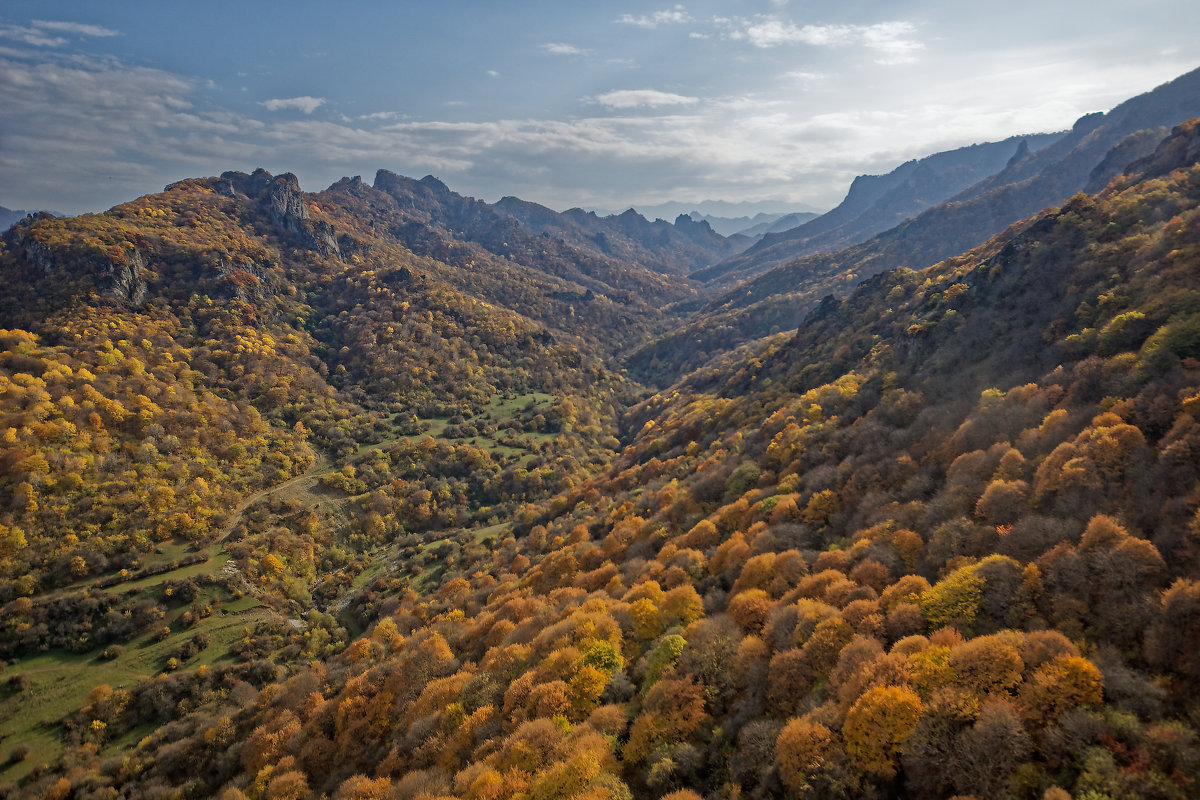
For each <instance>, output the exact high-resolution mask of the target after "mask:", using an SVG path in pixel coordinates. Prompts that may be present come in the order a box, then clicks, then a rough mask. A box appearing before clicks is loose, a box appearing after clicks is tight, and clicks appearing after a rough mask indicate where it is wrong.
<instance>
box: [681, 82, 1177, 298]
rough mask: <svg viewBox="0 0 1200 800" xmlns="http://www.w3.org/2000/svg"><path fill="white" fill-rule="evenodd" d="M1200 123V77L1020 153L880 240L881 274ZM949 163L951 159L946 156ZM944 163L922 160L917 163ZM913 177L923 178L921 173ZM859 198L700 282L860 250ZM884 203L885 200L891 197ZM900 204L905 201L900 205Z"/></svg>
mask: <svg viewBox="0 0 1200 800" xmlns="http://www.w3.org/2000/svg"><path fill="white" fill-rule="evenodd" d="M1198 114H1200V69H1196V70H1193V71H1191V72H1189V73H1186V74H1184V75H1182V76H1180V77H1178V78H1175V79H1174V80H1172V81H1169V82H1167V83H1164V84H1162V85H1161V86H1158V87H1157V88H1155V89H1153V90H1151V91H1149V92H1146V93H1144V94H1141V95H1138V96H1136V97H1134V98H1131V99H1129V100H1126V101H1125V102H1123V103H1121V104H1120V105H1118V106H1116V107H1115V108H1113V109H1112V110H1111V111H1109V112H1107V113H1103V112H1097V113H1094V114H1088V115H1086V116H1084V117H1081V118H1080V119H1079V120H1078V121H1077V122H1076V123H1075V125H1074V126H1073V127H1072V129H1071V130H1070V131H1069V132H1068V133H1066V134H1065V135H1062V136H1060V137H1058V138H1056V139H1054V140H1053V141H1051V142H1050V143H1049V144H1047V145H1045V146H1044V147H1041V148H1040V149H1039V148H1033V147H1028V148H1024V149H1021V150H1018V151H1017V152H1015V153H1012V154H1011V157H1010V158H1009V159H1008V160H1007V163H1006V164H1005V165H1004V166H1003V167H1002V168H1001V169H999V170H997V171H996V172H995V173H994V174H989V175H987V176H985V177H983V178H982V179H981V180H979V181H978V182H976V183H974V184H972V185H970V186H965V187H962V188H961V189H959V190H958V191H957V192H956V193H955V194H953V195H952V196H950V197H948V198H945V202H941V203H939V204H937V205H933V204H930V206H928V207H927V208H926V210H923V211H921V212H920V213H919V214H913V215H911V218H909V219H908V220H907V221H901V222H899V225H898V226H897V227H895V228H893V229H891V230H888V231H886V232H885V233H883V234H881V236H880V238H879V241H878V243H877V245H876V246H875V247H874V251H875V252H876V253H877V254H879V255H881V256H883V255H884V254H885V253H886V257H884V258H883V260H882V261H881V262H880V268H886V267H898V266H904V267H912V268H920V267H924V266H927V265H929V264H932V263H934V262H936V261H938V260H940V259H942V258H946V257H948V256H951V255H954V254H956V253H961V252H963V251H965V250H969V249H970V248H972V247H974V246H976V245H978V244H980V243H982V242H983V241H985V240H986V239H987V238H988V237H989V236H992V235H994V234H995V233H998V232H999V231H1001V230H1003V229H1004V228H1005V227H1007V226H1008V225H1011V224H1012V223H1014V222H1016V221H1018V220H1021V219H1024V218H1026V217H1028V216H1030V215H1031V214H1034V213H1036V212H1038V211H1040V210H1041V209H1043V208H1047V207H1049V206H1052V205H1056V204H1059V203H1062V202H1063V201H1064V200H1066V199H1067V198H1068V197H1070V196H1071V195H1073V194H1075V193H1076V192H1080V191H1085V190H1089V191H1098V190H1099V189H1101V188H1103V186H1104V185H1105V183H1107V181H1108V180H1109V179H1111V178H1112V177H1114V176H1116V175H1118V174H1120V173H1121V172H1122V171H1123V170H1124V169H1125V167H1127V166H1128V165H1129V164H1130V163H1131V162H1133V161H1135V160H1136V159H1138V158H1141V157H1144V156H1146V155H1148V154H1149V153H1150V152H1152V151H1153V149H1154V147H1155V146H1156V144H1157V143H1158V142H1159V141H1160V140H1161V138H1162V136H1164V135H1165V134H1166V132H1167V131H1169V130H1170V129H1171V128H1173V127H1174V126H1176V125H1178V124H1180V123H1181V122H1183V121H1184V120H1186V119H1188V118H1190V117H1193V116H1196V115H1198ZM1025 138H1029V139H1032V138H1034V137H1025ZM1006 141H1007V140H1006ZM1012 141H1016V140H1012ZM951 152H956V151H951ZM941 155H944V154H938V156H941ZM938 156H931V157H929V158H928V159H922V161H921V162H917V164H922V163H927V162H929V161H931V160H932V159H936V158H938ZM911 171H912V172H913V173H915V172H916V169H915V165H914V168H913V169H912V170H911ZM884 177H885V178H888V180H886V181H884V182H883V183H890V182H891V180H893V179H892V178H891V177H890V176H884ZM907 178H908V176H907V175H905V176H903V179H907ZM903 179H902V180H901V181H900V183H903V182H904V181H903ZM856 183H858V181H856ZM889 188H891V187H889ZM855 194H856V191H855V187H853V186H852V187H851V191H850V194H849V195H848V196H847V203H843V206H845V208H843V206H839V207H838V209H835V211H836V212H837V213H836V214H835V213H834V212H830V213H829V214H826V215H824V216H823V217H821V218H819V219H817V220H814V221H813V222H811V223H808V225H806V226H804V228H803V229H798V230H796V231H790V232H788V233H787V234H785V235H783V236H780V237H776V238H769V239H764V240H763V241H762V242H759V243H758V244H757V245H755V246H754V247H752V248H749V249H748V250H747V251H746V252H745V253H742V254H741V255H739V256H735V257H734V258H732V259H729V260H727V261H726V262H724V263H722V264H716V265H713V266H712V267H709V268H707V269H705V270H702V271H699V272H697V273H695V274H694V275H693V276H692V277H694V278H696V279H697V280H701V281H704V282H707V283H715V284H718V285H722V286H730V285H732V284H733V283H734V282H736V281H738V280H745V279H748V278H753V277H755V276H757V275H762V274H763V273H766V272H767V271H769V270H771V269H773V268H776V267H780V266H782V265H785V264H788V262H790V261H792V260H793V259H795V258H798V257H801V256H804V255H808V254H812V253H818V252H823V251H824V252H831V251H835V250H838V249H840V248H842V247H847V246H850V245H852V244H856V243H857V241H865V240H866V239H865V237H864V238H863V239H858V240H857V241H853V240H852V237H846V236H841V235H836V234H831V231H832V230H834V229H836V228H838V227H839V226H840V225H841V224H844V223H843V222H842V220H844V219H849V218H851V217H853V218H855V219H859V218H862V219H864V221H866V222H870V221H871V215H869V214H855V212H856V211H857V209H858V208H860V207H862V206H863V205H864V204H862V203H860V202H850V201H851V198H852V197H853V196H854V195H855ZM880 194H881V195H882V194H886V191H885V192H883V193H880ZM902 196H903V192H901V194H900V196H899V197H902ZM899 197H898V198H897V199H899ZM888 205H890V201H889V202H888V203H885V208H886V206H888ZM839 209H840V210H839ZM880 230H883V229H880ZM801 231H803V232H801ZM876 233H878V230H877V231H876ZM826 245H828V246H826ZM885 264H886V267H885V266H884V265H885ZM871 274H874V273H871ZM862 277H867V276H866V275H863V276H862Z"/></svg>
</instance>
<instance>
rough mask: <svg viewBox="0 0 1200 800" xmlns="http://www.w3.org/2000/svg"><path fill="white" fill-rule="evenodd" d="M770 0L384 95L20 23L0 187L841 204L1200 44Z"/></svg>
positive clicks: (670, 10)
mask: <svg viewBox="0 0 1200 800" xmlns="http://www.w3.org/2000/svg"><path fill="white" fill-rule="evenodd" d="M768 10H769V11H770V13H766V14H759V15H750V16H747V17H744V18H734V17H707V18H702V17H701V15H700V14H699V13H693V12H692V11H690V10H689V9H688V8H685V7H684V6H682V5H675V6H669V7H662V6H659V7H655V6H651V7H650V8H648V9H644V10H639V11H637V12H636V13H631V14H627V15H622V16H620V17H617V18H614V17H613V16H612V12H611V11H607V12H605V11H604V10H603V9H599V10H597V11H595V12H594V18H596V17H595V15H599V16H598V19H599V23H598V24H600V25H601V27H602V28H604V29H605V30H607V31H608V36H609V37H610V38H608V39H606V38H605V36H604V34H605V30H595V29H589V28H587V27H586V26H575V27H570V28H568V27H561V26H560V27H559V28H558V29H555V28H553V27H552V26H551V27H548V28H546V29H545V30H539V31H532V32H530V33H529V35H527V36H526V37H525V38H524V39H523V40H520V41H514V42H512V43H510V44H509V46H508V49H507V50H503V51H499V50H498V51H496V52H490V51H489V52H487V53H481V54H478V55H476V56H474V57H473V58H472V57H469V56H472V55H473V54H471V53H469V52H467V51H463V52H462V53H459V52H457V51H456V52H455V54H454V56H453V58H449V57H448V58H446V60H445V61H443V62H437V63H436V65H433V63H434V62H431V61H429V55H428V53H426V54H425V59H426V60H425V61H423V62H422V63H423V64H427V65H430V66H429V69H430V71H429V72H427V73H422V75H423V77H422V78H421V80H420V82H419V83H417V82H416V81H415V80H414V79H413V78H412V77H411V76H410V77H407V78H405V79H404V80H396V81H393V82H394V83H399V84H401V85H403V86H405V87H410V88H411V89H412V91H411V92H409V93H408V94H407V95H405V94H403V93H398V94H397V95H396V96H394V97H383V98H380V99H378V100H376V99H375V97H374V96H373V95H372V94H371V92H370V91H367V92H362V93H360V97H359V98H358V99H357V100H356V99H355V97H354V96H353V91H352V90H353V89H354V88H356V87H357V84H358V81H356V80H355V78H356V77H361V76H355V75H353V74H345V75H343V74H342V73H341V72H336V71H335V70H330V69H329V68H328V67H326V66H325V65H323V64H316V69H317V70H319V71H321V72H323V73H325V74H334V75H336V76H337V81H336V82H322V81H321V80H319V79H318V78H321V77H323V75H321V74H317V73H307V74H306V73H303V72H302V71H301V69H300V67H301V66H302V65H301V63H300V62H298V61H296V60H295V58H291V59H290V60H288V61H286V62H279V63H281V64H285V66H286V67H287V69H286V70H284V69H280V70H279V73H278V75H276V76H270V75H268V76H267V77H266V78H264V79H262V80H259V81H258V83H256V82H255V81H256V78H257V77H258V76H257V75H256V73H255V70H256V68H257V67H256V66H255V65H254V64H252V63H250V62H249V61H247V62H246V63H245V64H238V65H236V66H233V67H231V68H230V70H229V72H228V74H227V76H226V78H227V81H226V83H227V84H228V85H225V86H222V85H221V81H220V80H219V76H218V80H213V79H212V78H210V77H209V76H207V75H204V76H201V75H186V74H181V73H179V72H175V71H172V70H167V69H156V68H154V67H152V66H146V64H147V63H152V61H151V60H149V59H145V58H136V59H135V58H130V59H124V58H121V57H118V56H115V55H112V54H111V53H105V52H104V51H103V48H106V47H113V46H117V45H120V46H122V47H124V46H125V45H126V44H127V43H128V42H129V40H130V38H131V37H132V36H134V35H136V34H135V33H134V32H132V31H126V32H120V31H117V30H116V29H115V28H116V26H111V27H110V26H106V25H100V24H94V23H93V22H90V21H89V22H86V23H84V22H78V23H77V22H68V21H63V20H57V21H55V20H37V19H33V20H25V21H23V22H21V23H19V24H15V23H13V24H10V23H3V24H0V113H2V114H3V124H2V125H0V188H3V189H4V191H5V193H6V194H5V195H4V196H3V197H0V203H3V204H4V205H6V206H10V207H23V208H39V207H40V208H52V209H57V210H63V211H67V212H77V211H83V210H99V209H102V208H105V207H108V206H110V205H112V204H114V203H116V202H120V201H122V200H126V199H129V198H131V197H135V196H137V195H140V194H144V193H147V192H153V191H157V190H159V189H160V188H161V187H162V186H163V185H165V184H167V183H170V182H173V181H176V180H178V179H180V178H183V177H188V176H199V175H213V174H218V173H220V172H222V171H224V170H226V169H243V170H250V169H253V168H255V167H258V166H262V167H265V168H267V169H269V170H271V171H272V172H282V171H291V172H295V173H297V174H298V175H299V176H300V178H301V180H302V182H303V185H304V186H305V188H307V189H310V190H316V189H320V188H322V187H323V186H326V185H328V184H329V183H332V182H334V181H335V180H337V179H338V178H340V177H342V176H344V175H354V174H364V175H370V174H373V173H374V171H375V170H376V169H377V168H380V167H385V168H388V169H391V170H393V171H396V172H400V173H404V174H408V175H413V176H420V175H424V174H427V173H432V174H435V175H437V176H438V177H440V178H442V179H443V180H444V181H446V183H447V184H449V185H450V186H451V187H452V188H454V189H456V190H458V191H461V192H463V193H466V194H473V195H476V196H480V197H484V198H486V199H495V198H498V197H500V196H502V195H505V194H515V195H518V196H521V197H523V198H526V199H529V200H534V201H537V202H541V203H545V204H546V205H549V206H552V207H556V208H567V207H570V206H577V205H582V206H599V207H608V208H616V207H628V206H629V205H631V204H635V205H636V204H654V203H658V202H663V201H667V200H686V199H689V198H690V199H693V200H696V201H699V200H703V199H706V198H707V199H725V200H731V201H745V200H756V201H767V200H770V201H772V202H771V205H772V206H775V207H787V206H788V205H793V206H804V205H808V206H817V207H829V206H831V205H833V204H835V203H836V202H837V201H838V200H840V198H841V196H842V195H843V194H844V193H845V191H846V188H847V187H848V186H849V184H850V182H851V180H852V179H853V178H854V176H856V175H858V174H863V173H872V172H884V171H887V170H890V169H892V168H894V167H895V166H896V165H897V164H899V163H901V162H903V161H905V160H907V159H910V158H914V157H920V156H923V155H927V154H929V153H932V152H936V151H938V150H942V149H948V148H952V147H959V146H962V145H965V144H970V143H972V142H979V141H987V140H996V139H1001V138H1005V137H1007V136H1010V135H1014V134H1018V133H1023V132H1039V131H1047V130H1055V129H1061V128H1063V127H1066V126H1069V125H1070V124H1071V123H1072V122H1073V121H1074V119H1075V118H1077V117H1078V116H1080V115H1081V114H1083V113H1085V112H1090V111H1095V110H1101V109H1105V108H1109V107H1111V105H1112V104H1114V103H1115V102H1117V101H1119V100H1121V99H1124V98H1125V97H1128V96H1132V95H1133V94H1136V93H1138V92H1141V91H1145V90H1147V89H1149V88H1152V87H1153V86H1154V85H1156V84H1157V83H1160V82H1162V81H1163V80H1166V79H1169V78H1171V77H1174V76H1176V75H1178V74H1181V73H1182V72H1183V71H1185V70H1186V69H1187V68H1190V66H1194V65H1189V64H1188V59H1190V58H1193V57H1194V56H1192V55H1191V53H1194V52H1195V50H1194V49H1190V48H1187V47H1181V48H1177V50H1176V52H1175V53H1174V54H1172V53H1163V54H1162V55H1161V56H1159V57H1158V58H1157V59H1149V58H1147V59H1140V60H1133V59H1130V58H1125V59H1124V60H1119V59H1115V58H1112V53H1111V48H1107V49H1102V52H1099V53H1098V54H1089V53H1087V52H1083V51H1081V50H1077V49H1072V48H1070V47H1065V46H1063V45H1060V44H1058V43H1057V42H1056V43H1053V44H1049V45H1041V46H1040V47H1038V46H1034V45H1031V44H1027V43H1024V42H1022V43H1021V44H1020V46H1016V47H1010V48H1009V49H1002V48H997V49H994V50H992V51H990V52H989V53H988V58H987V59H986V60H985V59H983V58H971V57H969V56H971V55H972V54H973V48H975V47H976V45H975V44H972V45H971V46H970V47H969V48H966V50H964V49H963V48H964V47H965V45H959V44H958V42H959V40H955V39H952V38H950V37H947V36H945V35H944V31H943V30H940V29H936V28H934V27H933V23H932V22H929V21H926V22H922V23H920V24H918V23H917V22H916V21H911V20H887V21H870V22H866V23H864V22H847V21H844V20H843V21H822V20H820V19H815V18H814V19H810V20H807V21H805V20H803V19H802V18H801V17H800V16H799V14H800V10H799V6H798V4H791V5H788V6H777V7H775V8H774V9H768ZM789 14H790V15H791V16H789ZM43 15H48V14H47V13H44V14H43ZM1072 24H1075V23H1074V22H1073V23H1072ZM631 27H633V28H638V29H640V30H638V31H637V32H636V35H631V34H632V33H633V31H631V30H630V28H631ZM576 36H578V37H579V38H574V37H576ZM585 37H586V38H585ZM496 38H498V37H491V38H489V39H488V41H489V42H490V41H492V39H496ZM547 40H548V41H547ZM668 43H669V44H670V46H669V47H668V46H667V45H668ZM585 44H586V47H584V46H583V45H585ZM956 48H957V49H956ZM445 51H446V48H445V46H444V43H443V44H439V45H438V47H437V50H436V52H437V53H438V54H444V53H445ZM254 57H255V58H259V57H265V56H262V54H256V55H255V56H254ZM405 57H409V56H408V55H407V52H406V51H405ZM418 58H421V56H420V55H417V54H413V55H412V56H411V59H418ZM459 62H461V66H462V69H461V74H459V75H457V76H455V75H451V71H452V69H453V68H454V67H456V66H457V65H458V64H459ZM407 63H408V62H401V65H400V66H399V67H395V69H399V70H404V69H407V67H406V66H405V64H407ZM414 63H415V61H414ZM548 65H553V68H552V69H548ZM435 66H436V69H435ZM371 69H372V70H374V71H376V72H382V70H380V69H379V68H377V67H374V66H371ZM285 72H286V82H284V81H283V80H281V79H280V78H279V75H282V74H284V73H285ZM389 74H394V73H389ZM403 74H408V73H403ZM414 74H415V73H414ZM314 75H316V77H315V78H314ZM445 75H450V77H448V78H446V79H445V80H444V81H442V82H441V83H437V81H438V80H439V79H440V78H442V77H443V76H445ZM472 83H474V84H475V85H476V88H475V89H474V90H473V93H472ZM242 87H247V88H245V89H242ZM377 88H378V87H377ZM384 88H388V87H386V86H385V87H384ZM414 97H416V98H418V99H422V100H425V101H426V102H425V105H424V106H423V107H422V106H420V105H415V104H414V100H413V98H414ZM363 98H365V100H364V99H363ZM406 98H407V99H406Z"/></svg>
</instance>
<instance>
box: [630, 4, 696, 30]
mask: <svg viewBox="0 0 1200 800" xmlns="http://www.w3.org/2000/svg"><path fill="white" fill-rule="evenodd" d="M616 21H617V22H619V23H620V24H622V25H636V26H638V27H639V28H657V27H658V26H659V25H677V24H679V23H681V22H691V21H692V15H691V14H689V13H688V12H687V9H686V8H684V7H683V6H682V5H676V6H674V7H672V8H668V9H664V10H662V11H655V12H654V13H653V14H642V15H640V16H634V15H633V14H622V15H621V16H619V17H617V19H616Z"/></svg>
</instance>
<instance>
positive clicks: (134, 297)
mask: <svg viewBox="0 0 1200 800" xmlns="http://www.w3.org/2000/svg"><path fill="white" fill-rule="evenodd" d="M145 272H146V262H145V259H144V258H143V257H142V253H141V251H140V250H134V251H133V253H132V254H131V255H130V256H129V258H128V259H127V260H126V261H125V262H124V263H113V262H112V261H109V262H107V263H106V264H105V265H104V276H103V277H102V278H101V285H102V287H103V290H102V294H103V295H104V296H106V297H109V298H111V299H113V300H117V301H119V302H122V303H128V304H129V305H131V306H133V307H134V308H140V307H141V306H142V305H143V304H144V303H145V302H146V277H145Z"/></svg>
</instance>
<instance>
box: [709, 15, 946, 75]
mask: <svg viewBox="0 0 1200 800" xmlns="http://www.w3.org/2000/svg"><path fill="white" fill-rule="evenodd" d="M915 34H916V27H915V26H914V25H913V24H912V23H911V22H880V23H877V24H875V25H796V24H795V23H794V22H790V21H787V20H780V19H775V18H760V19H759V20H758V21H756V22H753V23H750V24H749V25H747V26H746V27H745V28H744V29H741V30H736V31H734V32H733V33H732V34H731V36H732V38H734V39H744V40H746V41H748V42H750V44H752V45H754V46H755V47H760V48H768V47H778V46H780V45H787V44H807V45H811V46H814V47H838V46H844V45H851V44H858V45H862V46H864V47H867V48H869V49H871V50H874V51H876V52H877V53H878V57H877V59H876V60H877V61H878V62H879V63H882V64H900V63H907V62H910V61H913V60H915V58H916V53H917V51H919V50H921V49H923V48H924V47H925V45H924V44H922V43H921V42H919V41H916V40H915V39H914V38H913V37H914V35H915Z"/></svg>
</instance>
